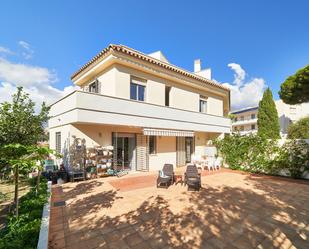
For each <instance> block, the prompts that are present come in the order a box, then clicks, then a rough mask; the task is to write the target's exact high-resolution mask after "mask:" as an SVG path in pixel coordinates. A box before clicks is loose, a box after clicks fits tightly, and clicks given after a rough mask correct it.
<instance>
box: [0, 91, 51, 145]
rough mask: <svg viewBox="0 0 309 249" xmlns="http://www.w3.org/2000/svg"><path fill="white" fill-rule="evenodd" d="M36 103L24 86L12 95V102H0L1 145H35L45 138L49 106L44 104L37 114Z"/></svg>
mask: <svg viewBox="0 0 309 249" xmlns="http://www.w3.org/2000/svg"><path fill="white" fill-rule="evenodd" d="M34 107H35V103H34V102H33V101H32V100H31V99H30V98H29V95H28V94H27V93H25V92H23V88H22V87H18V88H17V93H16V94H13V96H12V103H9V102H4V103H2V104H0V146H3V145H6V144H22V145H34V144H36V143H37V142H38V141H42V140H44V125H45V124H46V122H47V120H48V111H49V107H47V106H46V105H45V103H43V104H42V107H41V111H40V112H39V113H38V114H36V113H35V110H34Z"/></svg>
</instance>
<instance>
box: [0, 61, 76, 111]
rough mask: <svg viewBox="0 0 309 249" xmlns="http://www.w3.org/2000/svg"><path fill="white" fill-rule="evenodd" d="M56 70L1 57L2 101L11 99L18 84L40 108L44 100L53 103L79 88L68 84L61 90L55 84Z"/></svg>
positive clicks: (0, 94)
mask: <svg viewBox="0 0 309 249" xmlns="http://www.w3.org/2000/svg"><path fill="white" fill-rule="evenodd" d="M57 80H58V79H57V75H56V73H55V72H54V71H52V70H50V69H48V68H44V67H39V66H32V65H29V64H22V63H15V62H11V61H9V60H6V59H4V58H0V103H2V102H3V101H7V100H11V95H12V94H13V93H15V92H16V87H17V86H22V87H24V90H25V91H26V92H27V93H29V95H30V97H31V99H32V100H33V101H34V102H35V103H36V104H37V105H36V108H38V107H39V106H40V105H41V103H42V102H43V101H45V102H46V103H47V104H51V103H53V102H54V101H56V100H57V99H59V98H61V97H63V96H65V95H66V94H68V93H70V92H72V91H74V90H75V89H77V87H75V86H67V87H65V88H64V89H63V90H60V89H58V88H56V87H54V86H53V83H55V82H56V81H57Z"/></svg>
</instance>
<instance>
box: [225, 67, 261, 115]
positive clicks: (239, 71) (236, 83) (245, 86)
mask: <svg viewBox="0 0 309 249" xmlns="http://www.w3.org/2000/svg"><path fill="white" fill-rule="evenodd" d="M228 67H230V68H231V69H232V70H233V71H234V80H233V83H223V85H225V86H228V87H229V88H230V89H231V106H232V110H236V109H241V108H246V107H253V106H257V105H258V103H259V101H260V100H261V98H262V96H263V92H264V90H265V88H266V84H265V80H264V79H263V78H251V79H249V80H246V75H247V74H246V72H245V70H244V69H243V68H242V67H241V66H240V65H239V64H237V63H230V64H228Z"/></svg>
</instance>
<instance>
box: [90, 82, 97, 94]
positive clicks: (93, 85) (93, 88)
mask: <svg viewBox="0 0 309 249" xmlns="http://www.w3.org/2000/svg"><path fill="white" fill-rule="evenodd" d="M89 92H91V93H99V82H98V81H97V80H96V81H95V82H93V83H91V84H89Z"/></svg>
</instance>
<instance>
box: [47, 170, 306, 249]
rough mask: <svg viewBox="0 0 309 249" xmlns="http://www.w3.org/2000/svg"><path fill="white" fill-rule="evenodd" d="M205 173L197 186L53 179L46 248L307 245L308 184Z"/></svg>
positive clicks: (132, 179)
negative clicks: (195, 189) (60, 181)
mask: <svg viewBox="0 0 309 249" xmlns="http://www.w3.org/2000/svg"><path fill="white" fill-rule="evenodd" d="M205 175H207V176H208V177H202V190H201V191H199V192H188V191H187V190H186V188H185V187H184V186H181V185H173V186H171V187H170V188H168V189H156V188H155V187H154V186H155V185H154V184H155V179H156V177H157V175H156V174H150V175H144V176H127V177H123V178H119V179H108V180H107V179H96V180H91V181H86V182H80V183H68V184H65V185H62V186H53V188H52V206H51V218H50V234H49V249H70V248H74V249H79V248H87V249H95V248H106V249H112V248H117V249H122V248H123V249H133V248H134V249H138V248H150V249H155V248H160V249H161V248H185V249H193V248H196V249H198V248H226V249H227V248H229V249H232V248H237V249H242V248H244V249H250V248H258V249H266V248H267V249H268V248H287V249H293V248H300V249H302V248H304V249H305V248H307V246H308V243H309V242H308V238H309V203H308V199H309V188H308V186H306V185H300V184H295V181H286V180H285V179H284V181H281V180H282V179H281V178H276V177H263V176H260V175H259V176H255V175H251V174H247V173H241V174H235V173H234V171H230V170H225V169H222V170H220V171H215V172H208V171H203V172H202V176H205ZM275 179H278V180H279V181H276V180H275ZM108 182H109V183H108ZM296 182H297V181H296ZM111 185H112V186H111ZM114 188H116V189H117V191H115V190H114ZM118 189H119V190H120V191H119V190H118ZM129 190H133V191H129ZM58 201H66V206H65V207H54V205H53V204H54V203H55V202H58Z"/></svg>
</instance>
